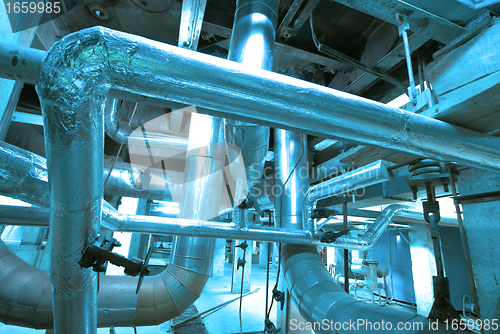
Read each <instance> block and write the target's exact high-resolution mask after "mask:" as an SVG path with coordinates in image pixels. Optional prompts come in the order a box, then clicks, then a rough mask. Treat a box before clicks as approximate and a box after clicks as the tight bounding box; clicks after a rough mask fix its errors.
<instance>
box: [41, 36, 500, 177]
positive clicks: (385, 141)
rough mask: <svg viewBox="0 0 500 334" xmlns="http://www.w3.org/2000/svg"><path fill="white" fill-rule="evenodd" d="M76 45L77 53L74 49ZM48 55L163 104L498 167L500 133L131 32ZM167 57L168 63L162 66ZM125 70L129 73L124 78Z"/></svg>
mask: <svg viewBox="0 0 500 334" xmlns="http://www.w3.org/2000/svg"><path fill="white" fill-rule="evenodd" d="M77 41H81V42H78V43H77ZM73 49H75V52H74V53H72V52H70V51H69V50H73ZM97 49H99V50H101V51H102V52H100V53H96V54H95V55H96V57H95V58H93V62H91V63H88V62H86V59H84V58H85V57H84V56H82V58H81V59H78V57H77V55H86V52H83V51H84V50H97ZM50 52H51V53H54V54H58V55H61V56H62V57H60V58H59V59H66V58H67V57H71V55H73V56H72V57H75V58H76V62H75V66H77V67H78V66H84V65H83V64H92V65H93V66H94V67H95V68H96V69H97V68H98V69H99V71H100V73H101V74H103V75H104V74H105V75H106V76H107V77H108V81H107V82H108V83H109V86H110V87H109V88H111V89H115V90H122V91H124V92H123V94H122V95H123V96H127V98H130V99H133V100H140V101H144V102H145V103H150V104H152V105H171V103H170V102H164V100H165V99H168V100H170V101H174V102H177V103H180V104H189V105H196V106H197V110H198V112H201V113H208V114H211V115H215V116H219V117H226V118H234V119H237V120H241V121H246V122H249V121H250V122H255V123H259V124H263V125H267V126H274V127H277V128H283V129H289V130H295V131H300V132H305V133H308V134H313V135H316V136H323V137H327V138H337V139H345V140H348V141H353V142H358V143H366V144H369V145H374V146H381V147H386V148H391V149H394V150H398V151H402V152H408V153H412V154H416V155H419V156H424V157H429V158H434V159H439V160H442V161H443V160H444V161H455V162H458V163H462V164H464V165H467V166H472V167H477V168H480V169H487V170H492V171H500V167H499V166H500V154H499V151H500V139H498V138H494V137H492V136H488V135H484V134H481V133H479V132H476V131H471V130H467V129H464V128H461V127H458V126H454V125H450V124H448V123H445V122H442V121H438V120H435V119H431V118H428V117H425V116H421V115H418V114H414V113H411V112H406V111H403V110H400V109H397V108H392V107H388V106H387V105H384V104H381V103H378V102H374V101H371V100H367V99H364V98H360V97H357V96H354V95H351V94H347V93H342V92H339V91H336V90H333V89H329V88H325V87H323V86H319V85H315V84H312V83H308V82H304V81H301V80H298V79H294V78H290V77H288V76H284V75H280V74H276V73H272V72H268V71H260V70H256V69H248V68H246V67H245V66H243V65H241V64H237V63H234V62H228V61H225V60H221V59H218V58H215V57H211V56H207V55H204V54H198V53H195V52H193V51H189V50H185V49H181V48H176V47H172V46H169V45H165V44H161V43H158V42H154V41H150V40H147V39H144V38H140V37H136V36H133V35H129V34H126V33H120V32H116V31H112V30H109V29H105V28H91V29H86V30H82V31H80V32H78V33H75V34H72V35H68V36H66V37H65V38H64V39H62V40H61V41H60V42H58V43H57V44H56V45H55V46H54V47H53V48H52V49H51V50H50ZM82 52H83V53H82ZM49 58H53V57H49ZM162 59H169V62H168V63H165V64H163V65H160V64H162ZM132 60H133V61H132ZM131 61H132V64H133V65H134V66H131ZM62 64H63V62H61V63H60V65H62ZM151 64H154V66H151ZM178 68H183V71H177V70H176V69H178ZM82 73H84V72H82ZM122 73H127V77H126V79H124V78H123V76H122ZM100 84H101V85H103V84H104V77H101V81H100ZM166 92H168V93H166ZM214 94H216V95H217V98H214ZM103 103H104V101H103ZM285 115H286V116H285Z"/></svg>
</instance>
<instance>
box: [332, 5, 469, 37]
mask: <svg viewBox="0 0 500 334" xmlns="http://www.w3.org/2000/svg"><path fill="white" fill-rule="evenodd" d="M335 2H338V3H341V4H343V5H344V6H347V7H350V8H353V9H356V10H358V11H360V12H363V13H366V14H368V15H371V16H374V17H377V18H379V19H381V20H383V21H387V22H389V23H392V24H394V25H398V22H397V19H396V14H402V15H405V16H407V17H408V23H409V24H410V30H411V31H413V32H416V33H418V34H421V35H424V36H426V37H428V38H430V39H434V40H436V41H438V42H441V43H444V44H446V43H448V42H450V41H451V40H452V39H454V38H456V37H457V36H459V35H460V34H463V33H465V28H463V27H461V26H459V25H457V24H455V23H452V22H450V21H447V20H445V19H443V18H441V17H439V16H436V15H434V14H432V13H429V12H427V11H425V10H423V9H420V8H418V7H415V6H413V5H410V4H409V3H406V2H404V1H400V0H371V1H365V0H335Z"/></svg>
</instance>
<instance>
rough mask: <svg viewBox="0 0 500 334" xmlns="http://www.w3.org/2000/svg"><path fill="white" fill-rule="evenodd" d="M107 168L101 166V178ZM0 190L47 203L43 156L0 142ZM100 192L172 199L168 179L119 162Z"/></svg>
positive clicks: (26, 200) (46, 178) (44, 204)
mask: <svg viewBox="0 0 500 334" xmlns="http://www.w3.org/2000/svg"><path fill="white" fill-rule="evenodd" d="M109 171H110V169H109V168H105V169H104V172H103V179H105V178H106V177H107V175H108V173H109ZM0 179H1V180H2V182H0V193H2V194H3V195H5V196H10V197H12V198H16V199H19V200H22V201H25V202H28V203H31V204H34V205H37V206H41V207H49V206H50V204H49V184H48V173H47V160H46V159H45V158H44V157H41V156H39V155H37V154H34V153H31V152H29V151H26V150H23V149H21V148H19V147H16V146H14V145H11V144H8V143H5V142H0ZM104 194H106V195H111V196H129V197H137V198H148V199H156V200H166V201H171V200H172V193H171V179H170V178H167V179H166V180H165V178H164V175H163V174H159V173H157V172H155V171H154V170H153V171H150V172H149V175H144V174H141V173H140V172H139V171H135V170H133V169H132V166H131V165H130V164H126V163H123V162H120V165H119V167H117V168H113V170H112V171H111V176H110V177H109V179H108V182H106V185H105V187H104Z"/></svg>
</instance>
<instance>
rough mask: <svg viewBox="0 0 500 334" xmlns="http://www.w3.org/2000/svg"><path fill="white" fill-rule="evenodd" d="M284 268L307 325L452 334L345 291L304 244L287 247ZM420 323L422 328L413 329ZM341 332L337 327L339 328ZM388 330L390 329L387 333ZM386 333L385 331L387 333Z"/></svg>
mask: <svg viewBox="0 0 500 334" xmlns="http://www.w3.org/2000/svg"><path fill="white" fill-rule="evenodd" d="M282 254H283V255H282V266H283V267H282V268H283V271H284V277H285V281H286V284H287V287H288V289H289V291H290V295H291V296H292V298H293V300H294V302H295V303H296V304H297V305H298V308H299V310H300V314H301V315H302V316H303V317H304V319H305V320H306V321H308V322H312V323H319V324H323V323H324V321H325V320H326V322H327V323H328V324H330V323H331V322H333V323H334V324H335V323H339V324H343V323H347V324H350V323H355V324H356V326H355V327H354V328H355V330H354V331H356V332H358V333H372V332H373V327H372V329H371V330H370V327H365V326H362V325H361V326H358V324H359V322H358V321H363V320H364V321H365V324H366V322H371V323H372V324H373V323H378V324H380V323H381V322H382V321H383V322H384V323H385V324H386V327H384V328H389V327H388V325H387V324H388V323H390V325H391V328H392V330H393V331H397V333H415V334H416V333H429V332H432V333H452V332H454V331H453V330H451V331H447V330H446V328H444V327H445V326H444V325H439V328H438V329H436V330H432V331H431V330H429V322H428V320H427V319H426V318H425V317H423V316H421V315H415V314H414V313H413V312H409V311H404V310H397V309H394V308H387V307H385V308H383V307H380V306H378V305H371V304H367V303H364V302H362V301H359V300H357V299H355V298H354V297H352V296H351V295H349V294H347V293H345V292H344V290H343V289H342V288H341V287H340V286H338V285H337V284H336V283H335V282H334V279H333V277H332V275H331V274H330V273H329V272H328V271H327V270H326V269H325V266H324V264H323V262H322V260H321V258H320V257H319V255H318V252H317V250H316V247H311V246H301V245H285V246H283V248H282ZM399 323H403V324H408V323H409V324H412V326H409V327H411V328H410V329H409V330H404V329H399V330H397V329H398V324H399ZM413 323H420V324H421V326H422V327H421V328H419V327H417V326H413ZM337 329H338V328H337ZM350 329H352V327H349V326H345V328H340V329H339V330H335V329H332V327H330V326H324V327H323V326H320V328H319V329H318V330H315V332H316V333H318V334H324V333H338V334H340V333H352V332H353V331H351V330H350ZM386 331H387V330H386ZM384 332H385V331H384Z"/></svg>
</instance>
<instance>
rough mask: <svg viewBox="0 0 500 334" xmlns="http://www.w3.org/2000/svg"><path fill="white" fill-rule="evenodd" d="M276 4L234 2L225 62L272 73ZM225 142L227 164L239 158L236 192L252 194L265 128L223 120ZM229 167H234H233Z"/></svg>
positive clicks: (255, 0) (263, 149)
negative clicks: (233, 13)
mask: <svg viewBox="0 0 500 334" xmlns="http://www.w3.org/2000/svg"><path fill="white" fill-rule="evenodd" d="M277 13H278V0H238V1H237V4H236V12H235V17H234V24H233V31H232V35H231V44H230V45H229V54H228V59H229V60H232V61H235V62H238V63H241V64H243V65H244V66H245V67H246V68H248V69H265V70H272V67H273V50H274V40H275V31H276V24H277V21H278V14H277ZM224 131H225V139H226V142H227V143H228V144H229V145H228V150H227V151H228V158H229V160H230V161H233V160H235V159H237V158H238V157H239V156H240V151H241V158H242V159H243V161H241V162H240V164H238V165H239V167H240V168H234V167H233V168H231V169H230V171H231V174H232V175H233V178H234V179H235V180H237V181H239V182H246V184H244V185H239V187H238V189H241V190H240V191H241V192H243V193H241V194H237V196H239V197H241V196H243V194H244V191H248V192H252V188H253V187H254V186H255V185H256V184H257V183H258V182H259V180H260V179H261V178H262V176H263V175H262V174H263V170H264V164H265V162H266V156H267V151H268V149H269V127H266V126H261V125H257V124H252V123H247V122H243V121H237V120H233V119H226V120H225V129H224ZM233 166H237V165H236V164H234V165H233Z"/></svg>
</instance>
